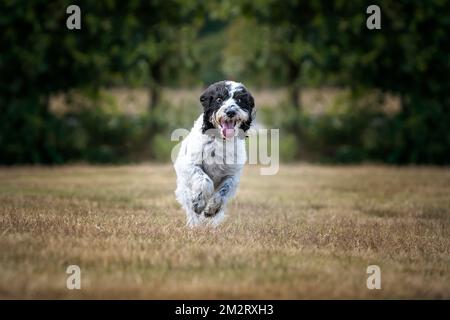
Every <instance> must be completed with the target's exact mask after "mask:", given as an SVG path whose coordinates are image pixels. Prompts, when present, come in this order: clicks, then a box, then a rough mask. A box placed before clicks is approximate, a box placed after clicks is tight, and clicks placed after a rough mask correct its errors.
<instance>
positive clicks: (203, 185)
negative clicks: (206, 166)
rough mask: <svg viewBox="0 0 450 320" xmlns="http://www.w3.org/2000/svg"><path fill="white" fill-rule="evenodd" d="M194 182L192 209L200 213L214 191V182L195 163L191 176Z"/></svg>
mask: <svg viewBox="0 0 450 320" xmlns="http://www.w3.org/2000/svg"><path fill="white" fill-rule="evenodd" d="M190 182H191V184H192V188H191V190H192V198H191V201H192V210H194V212H195V213H196V214H200V213H201V212H202V211H203V209H205V207H206V204H207V202H208V200H209V198H211V195H212V194H213V192H214V183H213V182H212V180H211V178H210V177H209V176H208V175H207V174H206V173H205V172H204V171H203V170H202V168H201V167H200V166H198V165H195V166H194V168H193V172H192V177H191V181H190Z"/></svg>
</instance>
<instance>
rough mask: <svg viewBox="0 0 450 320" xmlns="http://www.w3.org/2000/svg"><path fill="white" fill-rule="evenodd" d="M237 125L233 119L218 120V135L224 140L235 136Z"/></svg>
mask: <svg viewBox="0 0 450 320" xmlns="http://www.w3.org/2000/svg"><path fill="white" fill-rule="evenodd" d="M237 123H238V122H237V121H236V120H234V119H223V118H222V119H220V122H219V124H220V133H221V134H222V137H223V138H224V139H226V138H232V137H234V136H235V134H236V131H237V129H236V125H237Z"/></svg>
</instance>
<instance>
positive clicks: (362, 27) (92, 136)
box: [0, 0, 450, 164]
mask: <svg viewBox="0 0 450 320" xmlns="http://www.w3.org/2000/svg"><path fill="white" fill-rule="evenodd" d="M71 4H77V5H79V6H80V8H81V20H82V23H81V26H82V28H81V30H68V29H67V28H66V19H67V17H68V14H66V8H67V7H68V6H69V5H71ZM371 4H377V5H379V6H380V8H381V26H382V28H381V30H368V29H367V27H366V19H367V17H368V14H366V8H367V7H368V6H369V5H371ZM449 9H450V5H449V2H448V1H445V0H430V1H427V2H423V1H418V0H409V1H408V0H399V1H377V2H376V3H373V2H372V1H365V0H355V1H351V2H350V1H343V0H333V1H325V0H310V1H299V0H298V1H296V0H292V1H276V0H242V1H237V0H229V1H208V2H197V1H194V0H188V1H185V0H153V1H138V0H130V1H117V0H105V1H96V2H94V1H65V0H59V1H54V2H50V1H46V0H35V1H20V0H3V1H2V2H0V29H1V30H2V32H1V33H0V43H1V44H2V45H1V46H2V49H1V52H0V77H1V78H0V80H1V81H0V110H1V116H0V117H1V118H0V162H1V163H5V164H14V163H64V162H66V161H72V160H86V161H91V162H115V161H130V160H133V159H138V158H139V157H140V156H141V157H142V155H143V156H144V157H145V158H153V159H159V157H161V154H162V153H164V152H165V154H168V153H169V152H170V141H169V135H167V143H164V141H163V139H162V138H161V135H159V136H157V135H158V134H160V133H161V132H165V131H167V128H169V127H170V125H174V122H175V123H177V121H178V124H180V123H181V122H182V121H183V120H182V117H180V116H179V115H177V114H176V112H174V111H171V108H170V106H167V105H165V104H164V103H163V102H162V101H161V99H160V92H161V87H162V86H173V87H188V86H199V85H205V84H208V83H211V82H215V81H218V80H222V79H225V78H226V79H232V80H238V81H242V82H245V83H246V84H248V85H250V86H252V87H288V88H289V97H288V99H287V100H286V103H285V104H284V105H283V106H277V108H273V109H270V110H264V112H263V113H262V118H263V119H264V120H265V124H266V125H268V126H275V127H280V128H281V130H282V134H281V143H282V144H283V145H282V146H281V150H282V152H283V154H284V155H285V159H293V160H295V159H299V158H300V159H304V158H305V156H306V155H313V156H312V157H311V159H314V160H320V161H332V162H357V161H365V160H375V161H383V162H390V163H399V164H401V163H434V164H448V163H449V162H450V161H449V159H450V157H449V155H450V131H449V130H448V129H447V126H448V125H449V124H450V115H449V113H448V112H446V111H448V110H449V107H450V106H449V105H450V101H449V98H448V96H447V92H449V86H450V81H449V80H448V74H449V71H450V59H449V53H450V50H449V42H448V39H447V32H448V30H450V18H449V16H448V15H447V13H448V12H450V10H449ZM114 86H145V87H146V88H147V90H148V92H149V97H150V99H149V105H148V106H147V112H146V113H145V114H143V115H127V114H123V113H120V112H117V106H114V101H110V99H109V98H108V97H105V96H104V95H103V94H102V93H101V89H102V88H109V87H114ZM322 86H334V87H342V88H349V89H350V93H349V94H347V95H346V96H345V99H343V100H341V101H338V104H339V106H337V107H336V108H334V109H333V110H335V111H334V112H328V113H325V114H321V115H311V114H308V113H307V112H305V110H304V108H303V107H304V106H302V99H301V96H302V89H303V88H306V87H322ZM388 93H389V94H394V95H396V96H398V97H400V101H401V109H400V111H399V112H396V113H394V114H389V113H386V112H384V110H382V107H381V106H382V105H383V99H384V98H385V96H386V94H388ZM57 94H64V96H65V99H66V103H67V104H68V105H69V106H70V107H71V108H69V111H67V112H65V113H63V114H55V113H53V112H51V110H50V108H49V107H50V98H51V97H52V96H54V95H57ZM80 96H82V97H84V98H83V99H80ZM180 119H181V120H180ZM166 133H167V134H168V132H166ZM161 149H164V152H162V151H161ZM283 150H284V151H283ZM142 151H145V152H143V153H142Z"/></svg>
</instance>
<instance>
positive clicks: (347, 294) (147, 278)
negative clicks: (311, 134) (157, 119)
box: [0, 164, 450, 299]
mask: <svg viewBox="0 0 450 320" xmlns="http://www.w3.org/2000/svg"><path fill="white" fill-rule="evenodd" d="M174 188H175V176H174V172H173V170H172V167H171V166H170V165H154V164H146V165H137V166H119V167H104V166H101V167H95V166H81V165H80V166H64V167H55V168H48V167H18V168H2V169H0V298H57V299H60V298H61V299H74V298H94V299H99V298H121V299H122V298H123V299H128V298H157V299H162V298H184V299H194V298H206V299H213V298H288V299H291V298H294V299H296V298H319V299H321V298H369V299H372V298H374V299H379V298H447V299H448V298H450V170H449V169H444V168H427V167H406V168H397V167H382V166H368V165H366V166H354V167H350V166H349V167H327V166H313V165H306V164H297V165H285V166H282V167H281V168H280V172H279V174H278V175H275V176H260V175H259V171H258V168H257V167H254V166H253V167H252V166H247V167H246V169H245V173H244V176H243V177H242V183H241V186H240V191H239V193H238V196H237V198H236V199H234V200H233V202H232V203H231V204H230V206H229V210H228V211H229V216H228V219H227V220H226V222H225V223H224V224H223V225H222V226H221V227H219V228H218V229H215V230H214V229H207V228H203V229H202V228H200V229H195V230H190V229H187V228H186V227H185V226H184V214H183V212H182V211H181V209H180V208H179V206H178V204H177V203H176V201H175V199H174V195H173V190H174ZM71 264H76V265H79V266H80V268H81V279H82V280H81V283H82V284H81V285H82V289H81V290H68V289H66V277H67V275H66V273H65V271H66V268H67V266H68V265H71ZM371 264H376V265H379V266H380V268H381V279H382V280H381V286H382V288H381V290H368V289H367V287H366V279H367V277H368V275H367V274H366V268H367V266H368V265H371Z"/></svg>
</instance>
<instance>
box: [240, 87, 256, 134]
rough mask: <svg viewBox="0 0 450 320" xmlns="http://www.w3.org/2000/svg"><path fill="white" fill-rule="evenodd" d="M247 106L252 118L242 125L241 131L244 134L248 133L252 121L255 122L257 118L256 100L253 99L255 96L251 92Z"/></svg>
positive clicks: (248, 94)
mask: <svg viewBox="0 0 450 320" xmlns="http://www.w3.org/2000/svg"><path fill="white" fill-rule="evenodd" d="M247 105H248V110H249V111H250V116H249V118H248V120H247V121H245V122H244V123H243V124H242V125H241V129H242V130H243V131H244V132H247V130H248V129H250V127H251V125H252V121H253V120H255V117H256V107H255V99H253V96H252V95H251V94H250V92H247Z"/></svg>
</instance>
